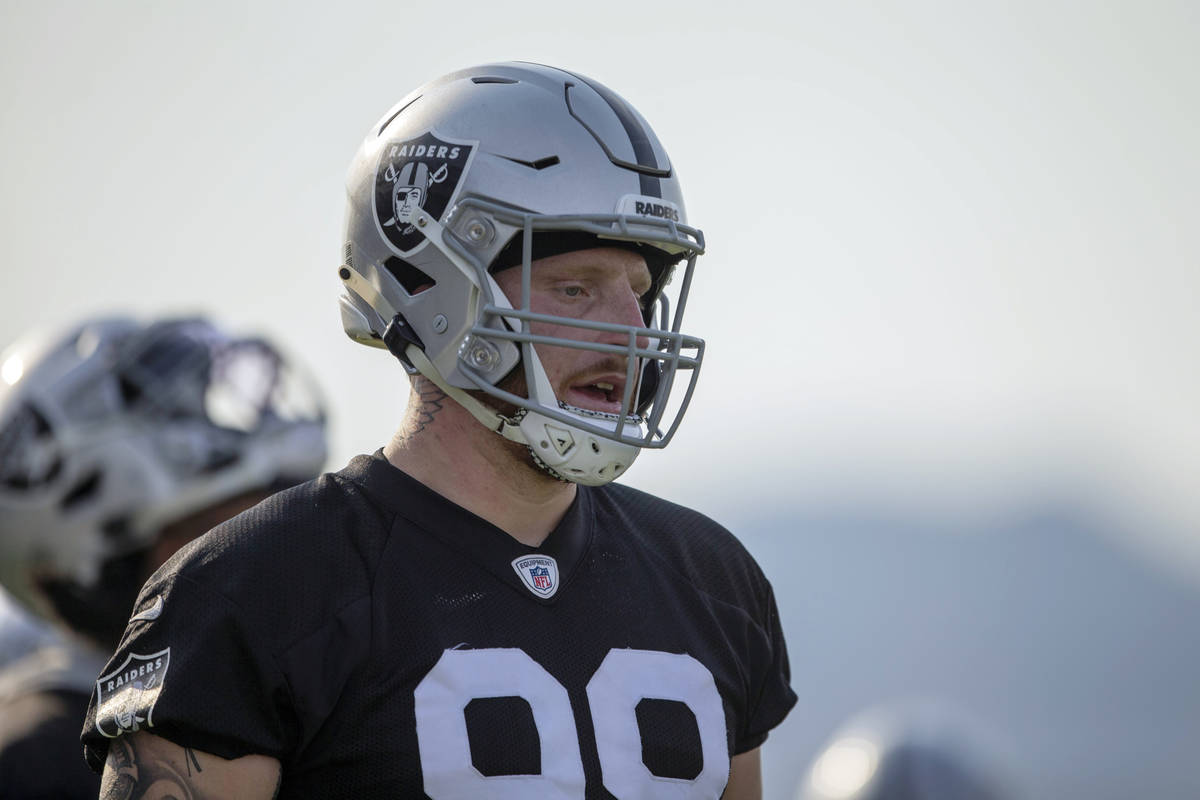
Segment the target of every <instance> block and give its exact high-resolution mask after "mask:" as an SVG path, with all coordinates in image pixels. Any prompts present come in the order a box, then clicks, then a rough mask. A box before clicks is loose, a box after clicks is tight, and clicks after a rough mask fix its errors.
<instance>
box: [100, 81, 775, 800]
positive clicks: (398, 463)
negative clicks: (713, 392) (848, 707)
mask: <svg viewBox="0 0 1200 800" xmlns="http://www.w3.org/2000/svg"><path fill="white" fill-rule="evenodd" d="M348 195H349V210H348V213H347V217H346V235H345V243H344V249H343V252H342V262H341V265H340V267H339V269H338V275H339V277H340V279H341V281H342V285H343V288H344V295H343V297H342V299H341V312H342V321H343V324H344V327H345V329H346V332H347V333H348V334H349V336H350V337H351V338H352V339H354V340H355V341H357V342H361V343H363V344H367V345H370V346H373V347H378V348H381V349H386V350H387V351H389V352H390V353H391V354H392V355H393V356H395V358H396V359H398V360H399V361H400V363H401V364H402V365H403V366H404V368H405V369H406V370H407V371H408V373H409V375H410V376H411V381H412V393H411V396H410V399H409V405H408V410H407V415H406V417H405V419H404V421H403V424H402V426H401V428H400V430H399V431H398V433H396V435H395V436H394V437H393V438H392V439H391V441H390V442H389V443H388V444H387V445H386V446H385V447H383V448H382V449H380V450H379V451H378V452H376V453H374V454H373V455H364V456H360V457H358V458H356V459H354V460H353V461H352V462H351V463H350V464H349V466H347V467H346V468H345V469H343V470H342V471H340V472H338V473H334V474H330V475H326V476H323V477H322V478H320V479H318V480H317V481H314V482H312V483H309V484H306V485H304V486H302V487H298V488H296V489H292V490H289V491H287V492H284V493H281V494H279V495H276V496H275V497H273V498H271V499H269V500H267V501H266V502H265V503H262V504H260V505H258V506H257V507H256V508H255V509H253V510H251V511H249V512H246V513H244V514H242V515H240V516H238V517H236V518H235V519H233V520H231V521H230V522H227V523H225V524H224V525H221V526H220V527H218V528H217V529H216V530H215V531H213V532H212V533H210V534H209V535H208V536H206V537H204V539H203V540H202V546H198V547H194V548H191V549H189V550H188V551H187V552H186V553H185V554H184V555H183V557H179V558H176V559H174V560H173V561H172V562H171V563H170V564H168V565H167V568H166V569H164V570H162V571H160V572H159V573H158V574H157V575H156V576H155V577H154V578H153V579H152V580H151V581H150V582H149V583H147V585H146V587H145V588H144V589H143V591H142V594H141V596H140V597H139V599H138V601H137V605H136V608H135V611H136V613H135V614H134V616H133V619H132V621H131V623H130V626H129V627H128V629H127V630H126V633H125V638H124V640H123V641H122V644H121V646H120V648H119V649H118V650H117V652H116V654H115V655H114V656H113V658H112V659H111V660H110V661H109V663H108V665H107V666H106V667H105V669H104V671H103V674H102V676H101V677H100V679H99V681H98V682H97V685H96V692H95V695H94V696H93V698H92V702H91V705H90V708H89V713H88V719H87V723H86V728H85V732H84V742H85V745H86V752H87V757H88V759H89V762H90V763H91V764H92V765H93V766H94V767H96V768H101V767H103V769H104V782H105V786H106V789H107V790H108V791H110V792H112V793H113V796H122V797H125V796H142V794H143V793H144V792H147V791H149V790H150V789H149V788H148V787H158V788H157V789H155V791H159V790H164V789H166V788H169V789H170V791H172V792H174V793H175V794H176V795H177V796H184V795H187V796H191V797H204V796H221V795H222V794H223V793H231V792H232V793H236V794H237V796H239V797H271V796H273V795H275V794H276V793H278V796H279V797H287V798H292V797H321V798H339V797H345V798H361V797H424V798H433V799H434V800H447V799H448V798H479V797H494V798H517V797H520V798H529V797H539V798H605V797H617V798H651V797H653V798H717V797H721V796H725V797H730V798H751V797H758V796H759V795H760V794H761V788H760V784H761V779H760V767H759V755H758V752H759V746H760V745H761V744H762V742H763V741H764V739H765V738H766V736H767V734H768V731H770V730H771V729H772V728H773V727H774V726H775V725H777V724H778V723H779V722H780V721H781V720H782V719H783V718H784V716H785V715H786V714H787V712H788V710H789V709H790V708H791V706H792V704H793V703H794V702H795V695H794V694H793V692H792V690H791V688H790V686H789V674H788V662H787V653H786V648H785V646H784V641H783V637H782V633H781V629H780V623H779V618H778V614H777V610H776V606H775V601H774V597H773V594H772V591H771V587H770V585H769V583H768V582H767V580H766V579H765V578H764V576H763V573H762V571H761V570H760V569H759V567H758V566H757V564H755V562H754V561H753V559H752V558H751V557H750V556H749V554H748V553H747V552H746V550H745V549H744V548H743V547H742V546H741V545H740V544H739V543H738V541H737V540H736V539H735V538H734V537H733V536H732V535H731V534H730V533H729V532H728V531H726V530H725V529H723V528H722V527H721V526H719V525H717V524H716V523H714V522H713V521H711V520H709V519H707V518H705V517H703V516H701V515H700V514H698V513H696V512H693V511H690V510H688V509H686V508H683V507H680V506H677V505H674V504H672V503H669V502H667V501H664V500H660V499H657V498H654V497H651V496H649V495H647V494H644V493H641V492H638V491H636V490H634V489H631V488H628V487H625V486H621V485H618V484H615V483H612V481H613V480H614V479H616V478H619V477H622V476H624V474H625V473H626V472H627V471H628V470H629V468H630V466H631V465H632V463H633V461H634V459H635V457H637V455H638V454H639V452H640V451H641V450H643V449H653V448H660V447H663V446H664V445H666V444H667V443H668V442H669V441H670V439H671V438H672V436H673V435H674V433H675V431H676V428H677V426H678V424H679V420H680V418H681V416H682V415H683V413H684V411H685V410H686V408H687V405H688V401H689V400H690V398H691V394H692V390H693V388H694V385H695V380H696V376H697V374H698V369H699V367H700V363H701V359H702V355H703V347H704V344H703V342H702V341H701V340H700V339H698V338H696V337H695V336H691V335H688V334H685V333H683V332H682V329H681V320H682V317H683V312H684V309H685V306H686V301H687V295H688V290H689V288H690V286H691V283H692V277H693V270H694V268H695V265H696V258H697V256H699V255H700V254H701V253H702V252H703V250H704V239H703V236H702V235H701V233H700V231H699V230H697V229H696V228H694V227H692V226H691V225H689V223H688V220H687V215H686V213H685V209H684V204H683V196H682V194H681V192H680V186H679V178H678V176H677V174H676V170H675V167H674V165H673V164H672V163H671V161H670V160H669V158H668V157H667V153H666V151H665V150H664V149H663V146H662V145H661V143H660V142H659V140H658V138H657V137H656V135H655V134H654V132H653V131H652V130H651V128H650V126H649V125H648V124H647V122H646V120H645V119H644V118H643V117H642V116H641V115H640V114H639V113H638V112H637V111H636V110H634V109H633V107H631V106H630V105H629V104H628V103H627V102H626V101H625V100H623V99H622V98H621V97H620V96H619V95H617V94H616V93H615V92H613V91H611V90H610V89H608V88H606V87H605V86H603V85H601V84H600V83H597V82H596V81H594V80H592V79H590V78H587V77H584V76H582V75H579V74H576V73H572V72H568V71H565V70H561V69H554V68H551V67H546V66H539V65H534V64H524V63H506V64H491V65H487V66H481V67H476V68H472V69H466V70H462V71H459V72H454V73H451V74H449V75H446V76H443V77H441V78H438V79H436V80H434V81H432V82H430V83H427V84H426V85H424V86H422V87H420V88H418V89H417V90H415V91H414V92H412V93H411V94H410V95H408V96H407V97H405V98H404V99H402V100H401V101H400V102H399V103H398V104H397V105H396V106H394V107H393V108H392V109H391V110H390V111H388V113H387V114H385V115H384V116H383V118H382V119H381V120H380V121H379V123H378V124H376V125H375V126H374V127H372V128H371V129H370V131H369V132H368V134H367V137H366V140H365V141H364V142H363V144H362V147H361V149H360V150H359V152H358V155H357V156H356V157H355V159H354V161H353V162H352V165H351V168H350V172H349V177H348ZM369 389H370V387H364V390H369ZM147 609H157V610H158V611H157V613H156V614H155V616H154V618H153V619H148V618H146V617H145V611H146V610H147ZM231 787H237V788H236V791H234V790H233V789H232V788H231Z"/></svg>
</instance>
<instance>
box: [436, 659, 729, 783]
mask: <svg viewBox="0 0 1200 800" xmlns="http://www.w3.org/2000/svg"><path fill="white" fill-rule="evenodd" d="M512 696H516V697H520V698H522V699H524V700H525V701H526V702H528V703H529V707H530V709H531V710H532V711H533V721H534V725H535V726H536V727H537V731H538V738H539V739H540V741H541V761H542V772H541V774H540V775H495V776H490V777H489V776H484V775H482V774H481V773H480V772H479V771H478V770H477V769H475V767H474V765H473V764H472V763H471V746H470V742H469V740H468V737H467V723H466V716H465V715H464V713H463V712H464V709H465V708H466V706H467V704H468V703H470V702H471V701H472V700H477V699H484V698H489V697H512ZM413 698H414V701H415V706H416V717H417V746H418V749H419V751H420V756H421V771H422V772H423V774H424V779H425V793H426V794H427V795H429V796H430V797H431V798H433V800H467V798H476V797H490V798H498V800H518V798H519V799H520V800H528V798H530V797H537V798H539V800H542V798H545V800H579V799H580V798H583V796H584V777H583V759H582V758H581V756H580V753H579V737H578V734H577V732H576V728H575V714H574V712H572V711H571V701H570V698H569V697H568V696H567V690H566V689H565V688H563V685H562V684H561V683H559V682H558V681H557V680H555V678H554V676H553V675H551V674H550V673H549V672H547V671H546V669H545V668H544V667H542V665H541V664H538V663H537V662H536V661H534V660H533V658H531V657H530V656H529V654H527V653H526V652H525V651H524V650H521V649H519V648H486V649H480V650H446V651H445V652H443V653H442V657H441V658H440V659H438V662H437V664H435V665H434V667H433V669H431V670H430V671H429V673H428V674H427V675H426V676H425V677H424V678H422V679H421V682H420V683H419V684H418V685H417V688H416V690H414V692H413ZM587 698H588V706H589V707H590V708H591V712H592V724H593V726H594V728H595V734H596V748H597V750H598V753H599V756H600V768H601V773H602V778H603V782H604V788H606V789H607V790H608V791H609V792H611V793H612V794H613V796H615V797H617V798H620V800H643V798H645V799H646V800H650V798H667V800H685V798H701V797H709V798H717V797H720V795H721V792H722V791H723V790H724V788H725V783H726V781H727V780H728V778H729V756H728V752H727V750H726V740H725V708H724V706H723V705H722V703H721V696H720V694H719V693H718V692H717V686H716V682H715V681H714V680H713V677H712V673H711V672H709V671H708V668H707V667H705V666H704V665H703V664H701V663H700V662H699V661H697V660H696V659H694V658H692V657H691V656H689V655H687V654H685V653H661V652H658V651H656V650H631V649H616V648H614V649H612V650H610V651H609V652H608V655H606V656H605V657H604V661H603V662H602V663H601V664H600V667H599V668H598V669H597V670H596V672H595V674H593V675H592V677H591V680H589V681H588V684H587ZM643 699H658V700H673V701H676V702H679V703H683V704H684V705H686V706H687V707H688V708H689V709H690V710H691V712H692V714H693V715H695V717H696V726H697V728H698V729H699V732H700V744H701V751H702V753H703V757H704V766H703V768H702V769H701V771H700V774H699V775H697V776H696V777H695V778H694V779H691V780H685V779H681V778H661V777H658V776H657V775H654V774H653V773H652V772H650V770H649V769H647V767H646V765H645V764H644V763H643V762H642V740H641V735H640V732H639V730H638V723H637V711H636V709H637V704H638V703H639V702H641V700H643Z"/></svg>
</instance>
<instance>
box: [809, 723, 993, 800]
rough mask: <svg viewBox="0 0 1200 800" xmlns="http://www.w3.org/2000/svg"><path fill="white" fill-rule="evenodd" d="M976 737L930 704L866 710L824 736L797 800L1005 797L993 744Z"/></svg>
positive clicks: (980, 799)
mask: <svg viewBox="0 0 1200 800" xmlns="http://www.w3.org/2000/svg"><path fill="white" fill-rule="evenodd" d="M982 737H983V734H982V732H981V731H980V729H979V728H978V726H976V725H974V724H969V723H967V722H966V721H965V720H964V719H963V717H962V715H961V714H957V713H952V712H950V711H949V710H947V709H945V708H941V707H937V706H928V705H926V706H915V707H906V708H899V707H896V708H888V709H877V710H871V711H868V712H865V713H863V714H860V715H859V716H856V717H854V718H853V719H851V720H850V721H849V722H847V723H846V724H845V725H843V726H842V727H841V728H840V729H839V730H838V731H837V733H835V734H834V736H833V737H832V738H831V739H830V741H829V743H828V744H827V745H826V746H825V748H824V749H823V750H822V751H821V753H820V755H818V756H817V759H816V760H815V761H814V762H813V765H812V767H811V768H810V769H809V770H808V772H807V774H806V775H805V776H804V778H803V779H802V782H801V784H800V787H799V788H798V790H797V791H796V800H1012V798H1015V797H1016V796H1017V795H1015V794H1014V793H1013V792H1014V786H1013V785H1012V783H1011V776H1010V775H1009V770H1008V769H1007V768H1006V767H1005V766H1002V765H1001V761H1002V759H1001V758H1000V755H999V752H998V751H999V747H998V746H997V745H996V744H995V743H994V742H991V741H989V742H986V743H985V742H984V741H983V738H982ZM1005 763H1007V761H1006V760H1005Z"/></svg>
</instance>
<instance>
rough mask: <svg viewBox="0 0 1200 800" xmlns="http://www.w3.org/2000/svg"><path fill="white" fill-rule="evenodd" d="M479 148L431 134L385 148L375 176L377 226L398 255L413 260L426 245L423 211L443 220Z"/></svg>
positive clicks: (389, 144)
mask: <svg viewBox="0 0 1200 800" xmlns="http://www.w3.org/2000/svg"><path fill="white" fill-rule="evenodd" d="M478 144H479V143H478V142H459V141H454V140H450V139H442V138H439V137H438V136H435V135H434V134H433V133H432V132H429V133H423V134H421V135H420V136H418V137H417V138H415V139H407V140H403V141H394V142H388V143H387V144H386V145H384V147H383V152H382V154H381V155H380V157H379V166H378V167H377V168H376V170H375V221H376V223H377V224H378V225H379V231H380V233H382V234H383V236H384V238H385V239H387V240H388V241H389V242H391V244H392V247H393V248H395V250H396V252H397V253H398V254H399V255H402V256H407V255H411V254H412V253H415V252H416V251H417V250H419V249H420V248H421V247H422V246H423V245H424V244H425V236H424V234H422V233H421V232H420V231H418V230H417V227H416V225H415V223H414V215H415V214H416V213H417V211H418V210H420V211H424V212H425V213H426V214H429V215H430V216H431V217H433V218H434V219H441V216H442V214H443V213H444V212H445V211H446V209H447V208H448V207H449V206H450V204H451V203H453V202H454V199H455V197H456V196H457V194H458V187H459V185H460V184H461V183H462V178H463V175H465V174H466V172H467V167H468V166H469V165H470V162H471V156H472V155H474V153H475V147H476V145H478Z"/></svg>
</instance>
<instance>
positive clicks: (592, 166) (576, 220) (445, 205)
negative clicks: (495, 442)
mask: <svg viewBox="0 0 1200 800" xmlns="http://www.w3.org/2000/svg"><path fill="white" fill-rule="evenodd" d="M347 193H348V195H349V208H348V211H347V215H346V235H345V251H344V253H343V264H342V266H341V268H340V270H339V275H340V277H341V279H342V282H343V286H344V289H345V292H344V294H343V296H342V297H341V312H342V322H343V325H344V327H345V329H346V333H347V334H348V335H349V336H350V337H351V338H352V339H354V340H355V341H358V342H361V343H363V344H368V345H372V346H375V347H386V348H388V349H389V350H390V351H391V352H392V353H393V354H394V355H395V356H396V357H397V358H399V359H400V360H401V362H402V363H404V365H405V367H406V369H408V370H409V371H410V372H419V373H421V374H423V375H424V376H425V377H427V378H428V379H429V380H431V381H432V382H433V383H435V384H436V385H437V386H438V387H439V388H441V389H442V390H443V391H444V392H446V393H447V394H448V395H449V396H451V397H452V398H454V399H455V400H456V401H458V402H459V403H460V404H462V405H463V406H464V407H465V408H466V409H467V410H468V411H470V412H471V414H472V415H473V416H475V417H476V418H477V419H478V420H479V421H480V422H482V423H483V424H484V425H486V426H487V427H489V428H491V429H492V430H494V431H496V432H497V433H500V434H501V435H503V436H505V437H506V438H508V439H511V440H513V441H516V442H521V443H523V444H526V445H528V447H529V448H530V451H531V452H532V453H533V457H534V460H535V461H536V462H537V463H538V464H540V465H541V466H543V467H544V468H546V469H547V470H548V471H549V472H551V473H552V474H554V475H555V476H557V477H559V478H562V479H564V480H569V481H573V482H576V483H583V484H590V485H599V484H604V483H607V482H609V481H611V480H613V479H614V478H616V477H617V476H618V475H620V474H622V473H623V472H624V471H625V470H626V469H628V467H629V465H630V464H631V463H632V462H633V460H634V458H635V457H636V456H637V454H638V452H640V450H641V449H642V448H659V447H663V446H665V445H666V444H667V442H669V441H670V439H671V437H672V436H673V435H674V433H675V430H676V428H677V427H678V425H679V421H680V419H681V418H682V415H683V413H684V411H685V410H686V409H687V406H688V403H689V402H690V399H691V395H692V391H693V389H694V387H695V381H696V377H697V376H698V374H699V367H700V363H701V360H702V357H703V351H704V342H703V341H702V340H701V339H698V338H696V337H693V336H688V335H685V334H683V333H681V332H680V322H681V320H682V317H683V312H684V308H685V305H686V301H687V294H688V289H689V288H690V285H691V281H692V272H693V269H694V267H695V262H696V257H697V256H698V255H700V254H701V253H703V251H704V237H703V235H702V234H701V232H700V231H699V230H697V229H695V228H692V227H690V226H689V225H688V224H687V216H686V212H685V210H684V203H683V195H682V193H681V191H680V186H679V179H678V177H677V175H676V173H675V169H674V167H673V166H672V164H671V162H670V160H669V159H668V157H667V154H666V151H665V150H664V149H663V147H662V145H661V144H660V143H659V141H658V138H657V137H656V136H655V134H654V132H653V131H652V130H651V129H650V126H649V125H648V124H647V123H646V121H645V120H644V119H643V118H642V116H641V115H640V114H639V113H638V112H637V111H636V110H634V109H633V108H632V107H631V106H630V105H629V104H628V103H627V102H625V100H623V99H622V98H621V97H620V96H618V95H617V94H616V93H614V92H613V91H611V90H609V89H607V88H605V87H604V86H602V85H600V84H599V83H597V82H596V81H594V80H591V79H590V78H585V77H583V76H581V75H578V74H574V73H571V72H566V71H564V70H561V69H555V68H552V67H546V66H540V65H537V64H525V63H504V64H489V65H485V66H480V67H475V68H472V69H465V70H461V71H459V72H454V73H451V74H449V75H446V76H443V77H441V78H438V79H436V80H433V81H431V82H429V83H427V84H426V85H424V86H422V87H420V88H419V89H417V90H416V91H414V92H412V93H411V94H409V95H408V96H407V97H405V98H404V99H403V100H401V101H400V102H399V103H398V104H397V105H396V106H394V107H393V108H392V109H391V110H390V111H389V112H388V113H387V114H385V115H384V117H383V118H382V119H381V120H380V121H379V123H378V124H376V125H375V126H374V127H372V128H371V130H370V132H369V133H368V134H367V138H366V140H365V141H364V142H363V144H362V147H361V148H360V149H359V151H358V154H357V156H356V157H355V159H354V161H353V163H352V164H351V167H350V171H349V175H348V178H347ZM588 247H620V248H624V249H632V250H634V251H635V252H638V253H639V254H641V255H642V256H643V257H644V258H645V259H646V262H647V266H648V267H649V268H650V271H651V276H652V279H653V285H652V288H651V290H650V292H649V293H647V295H646V296H644V297H643V298H642V303H643V319H644V325H643V326H642V327H637V326H634V325H616V324H612V323H602V322H597V321H588V320H583V319H571V318H564V317H551V316H546V315H541V314H536V313H534V312H533V311H532V309H531V307H530V297H529V288H528V287H529V275H530V265H531V262H532V261H535V260H537V259H539V258H543V257H546V256H549V255H555V254H558V253H562V252H567V251H569V250H577V249H585V248H588ZM677 265H682V270H681V271H682V273H683V274H682V279H681V280H677V281H673V280H672V279H673V277H674V272H675V271H676V269H677ZM510 266H512V267H517V266H519V267H520V268H521V269H522V270H523V276H522V286H523V291H522V293H521V294H522V296H518V297H509V296H506V295H505V293H504V292H503V291H501V289H500V288H499V286H498V285H497V283H496V281H495V280H494V279H493V277H492V273H493V272H494V271H495V270H497V269H500V268H507V267H510ZM542 322H552V323H554V324H556V325H564V326H568V327H569V328H572V329H575V330H578V331H580V332H581V334H582V333H583V332H585V331H593V332H594V331H603V332H604V333H605V334H608V335H607V337H605V338H607V339H608V341H607V342H605V343H601V342H585V341H582V340H576V339H572V338H567V337H552V336H539V335H536V334H535V333H533V332H532V331H531V328H530V326H531V323H542ZM593 338H597V337H593ZM639 339H640V340H641V342H640V346H639ZM618 340H619V341H622V342H623V343H622V344H616V343H614V342H615V341H618ZM647 341H648V342H649V345H648V346H647V344H646V342H647ZM535 345H548V346H555V347H574V348H579V349H584V350H589V351H596V352H602V353H609V354H613V355H614V357H616V358H619V359H621V361H622V363H623V364H624V365H625V380H624V382H623V386H620V387H616V386H614V387H613V388H614V389H615V392H614V394H616V395H620V400H621V408H620V412H619V413H606V412H598V411H595V410H591V409H582V408H577V407H573V406H569V405H567V404H566V403H564V402H562V401H561V400H560V398H558V397H556V396H555V393H554V391H553V389H552V388H551V385H550V381H549V380H548V379H547V375H546V372H545V370H544V369H543V367H542V365H541V363H540V362H539V359H538V354H537V352H536V350H535ZM515 369H522V370H523V374H522V377H523V378H524V382H523V383H524V386H525V390H524V392H525V393H524V394H520V393H516V392H514V391H512V390H511V387H512V383H511V382H509V383H506V384H502V382H503V381H504V379H505V378H506V377H508V376H509V375H510V374H513V373H514V370H515ZM681 372H686V373H688V374H687V378H686V379H684V380H680V381H678V382H677V378H678V377H679V376H680V373H681ZM518 374H521V373H518ZM677 383H678V385H677ZM506 387H507V388H506ZM479 393H482V394H483V396H485V398H486V402H485V401H483V400H480V399H479ZM614 399H615V398H614ZM499 408H515V409H516V411H515V413H513V414H512V415H511V416H506V415H505V414H503V413H501V412H500V411H499V410H498V409H499Z"/></svg>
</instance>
